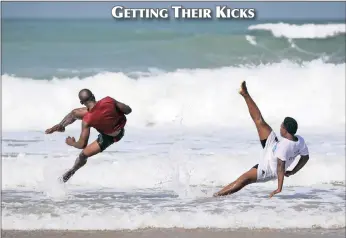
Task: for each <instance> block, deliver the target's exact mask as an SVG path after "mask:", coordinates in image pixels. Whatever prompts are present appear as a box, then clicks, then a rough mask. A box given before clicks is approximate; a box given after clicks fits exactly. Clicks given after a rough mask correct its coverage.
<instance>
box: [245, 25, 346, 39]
mask: <svg viewBox="0 0 346 238" xmlns="http://www.w3.org/2000/svg"><path fill="white" fill-rule="evenodd" d="M345 27H346V25H345V24H303V25H295V24H288V23H283V22H281V23H267V24H257V25H251V26H249V27H248V29H249V30H264V31H270V32H271V33H272V34H273V35H274V36H275V37H285V38H290V39H318V38H330V37H334V36H336V35H342V34H345V32H346V28H345Z"/></svg>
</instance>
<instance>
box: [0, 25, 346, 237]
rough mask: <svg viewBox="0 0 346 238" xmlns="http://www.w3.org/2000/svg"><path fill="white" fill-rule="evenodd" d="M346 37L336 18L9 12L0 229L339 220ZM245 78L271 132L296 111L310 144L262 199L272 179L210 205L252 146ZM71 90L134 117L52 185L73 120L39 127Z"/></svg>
mask: <svg viewBox="0 0 346 238" xmlns="http://www.w3.org/2000/svg"><path fill="white" fill-rule="evenodd" d="M345 36H346V35H345V23H344V22H336V21H285V20H277V21H274V20H272V21H242V22H241V21H236V22H232V21H219V22H218V21H212V22H207V21H203V22H192V21H191V22H189V21H185V22H182V21H174V22H171V23H168V22H164V21H160V22H140V21H138V22H133V21H131V22H121V23H117V22H116V21H112V20H111V21H109V20H44V21H42V20H4V21H3V22H2V116H3V117H2V130H3V131H2V228H4V229H82V230H83V229H119V230H121V229H137V228H145V227H159V228H160V227H162V228H163V227H165V228H167V227H183V228H197V227H205V228H234V229H237V228H250V229H251V228H264V227H266V228H278V229H286V228H294V229H295V228H310V229H311V228H312V229H315V228H328V229H329V228H345V42H346V39H345ZM242 80H247V83H248V87H249V90H250V92H251V94H252V96H253V97H254V100H255V101H256V102H257V104H258V106H259V107H260V109H261V111H262V113H263V116H264V118H265V120H266V121H267V122H268V123H269V124H270V125H271V126H272V127H273V129H274V130H275V132H276V133H277V134H278V135H279V128H280V123H281V121H282V120H283V118H284V117H285V116H292V117H295V118H296V119H297V121H298V123H299V129H298V134H300V135H302V136H303V137H304V138H305V140H306V141H307V143H308V146H309V150H310V155H311V156H310V157H311V159H310V161H309V162H308V164H307V165H306V167H305V168H303V169H302V170H301V172H299V173H298V174H297V175H295V176H293V177H290V178H285V184H284V189H283V191H282V193H281V194H278V195H277V196H276V197H274V198H272V199H268V196H269V194H270V192H272V191H273V190H275V189H276V188H277V182H276V181H274V182H269V183H266V184H254V185H251V186H249V187H247V188H246V189H244V190H243V191H241V192H238V193H236V194H234V195H231V196H228V197H223V198H212V194H213V193H214V192H216V191H217V190H219V189H220V188H221V187H222V186H224V185H227V184H228V183H230V182H232V181H233V180H234V179H236V178H237V177H238V176H240V175H241V174H242V173H243V172H244V171H246V170H248V169H249V168H251V167H252V166H253V165H255V164H256V163H257V161H258V158H259V156H260V153H261V146H260V143H259V141H258V136H257V132H256V129H255V126H254V125H253V123H252V121H251V118H250V116H249V115H248V110H247V108H246V104H245V102H244V100H243V99H242V98H241V97H240V96H239V95H238V93H237V89H238V87H239V84H240V82H241V81H242ZM82 88H89V89H91V90H92V91H93V92H94V94H95V96H96V98H97V99H100V98H102V97H104V96H108V95H109V96H112V97H114V98H116V99H118V100H120V101H123V102H125V103H127V104H129V105H130V106H131V107H132V108H133V113H132V114H130V115H129V116H128V125H127V127H126V133H125V137H124V138H123V140H122V141H120V142H119V143H117V144H115V145H113V146H111V147H110V148H109V149H108V150H106V151H105V152H104V153H102V154H99V155H97V156H95V157H93V158H90V159H89V162H88V163H87V165H86V166H85V167H84V168H82V169H81V170H80V171H78V172H77V173H76V174H75V176H74V177H73V178H72V179H71V181H70V182H68V183H67V184H65V185H61V184H59V183H58V182H57V178H58V177H59V176H61V174H62V173H63V172H64V171H65V170H66V169H68V168H70V167H71V166H72V165H73V163H74V160H75V158H76V156H77V155H78V153H79V150H77V149H74V148H71V147H68V146H67V145H66V144H65V142H64V141H65V137H67V136H75V137H76V138H78V136H79V132H80V131H79V130H80V123H79V122H75V123H74V124H73V125H71V126H70V127H68V129H67V130H66V132H65V133H58V134H53V135H45V134H44V130H45V129H46V128H48V127H49V126H52V125H54V124H55V123H58V122H59V121H60V120H61V119H62V118H63V117H64V116H65V115H66V114H67V113H68V112H69V111H70V110H71V109H73V108H76V107H80V106H81V105H80V104H79V101H78V98H77V93H78V91H79V90H80V89H82ZM96 136H97V133H96V132H95V131H92V135H91V138H90V141H93V140H94V139H96Z"/></svg>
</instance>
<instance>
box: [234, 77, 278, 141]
mask: <svg viewBox="0 0 346 238" xmlns="http://www.w3.org/2000/svg"><path fill="white" fill-rule="evenodd" d="M239 94H240V95H242V96H243V98H244V99H245V102H246V105H247V106H248V109H249V113H250V116H251V118H252V120H253V121H254V123H255V125H256V128H257V131H258V136H259V138H260V140H261V141H265V140H266V139H267V138H268V137H269V135H270V133H271V131H272V128H271V127H270V126H269V125H268V124H267V123H266V122H265V121H264V119H263V117H262V114H261V111H260V110H259V109H258V107H257V105H256V103H255V102H254V101H253V99H252V98H251V96H250V94H249V92H248V90H247V87H246V82H245V81H243V82H242V83H241V86H240V90H239ZM262 145H263V144H262Z"/></svg>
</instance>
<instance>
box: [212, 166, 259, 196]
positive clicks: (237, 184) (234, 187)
mask: <svg viewBox="0 0 346 238" xmlns="http://www.w3.org/2000/svg"><path fill="white" fill-rule="evenodd" d="M256 180H257V169H255V168H252V169H250V170H249V171H247V172H245V173H244V174H243V175H241V176H240V177H239V178H238V179H237V180H235V181H234V182H233V183H230V184H229V185H227V186H226V187H224V188H223V189H222V190H220V191H219V192H217V193H215V194H214V197H217V196H226V195H230V194H233V193H236V192H238V191H239V190H241V189H242V188H244V187H245V186H247V185H249V184H251V183H255V182H256Z"/></svg>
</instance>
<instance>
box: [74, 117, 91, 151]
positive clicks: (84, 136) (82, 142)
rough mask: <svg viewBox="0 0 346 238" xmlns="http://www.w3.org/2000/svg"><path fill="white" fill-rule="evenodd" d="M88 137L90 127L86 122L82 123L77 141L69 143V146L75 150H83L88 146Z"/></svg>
mask: <svg viewBox="0 0 346 238" xmlns="http://www.w3.org/2000/svg"><path fill="white" fill-rule="evenodd" d="M89 135H90V127H89V125H88V124H87V123H86V122H84V121H82V131H81V134H80V136H79V139H78V141H75V142H73V143H71V146H73V147H75V148H77V149H84V148H85V147H86V146H87V145H88V141H89Z"/></svg>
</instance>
